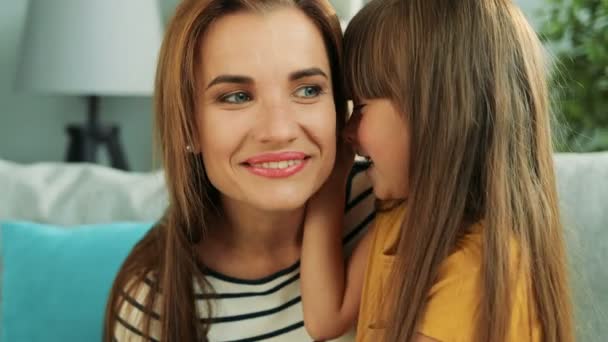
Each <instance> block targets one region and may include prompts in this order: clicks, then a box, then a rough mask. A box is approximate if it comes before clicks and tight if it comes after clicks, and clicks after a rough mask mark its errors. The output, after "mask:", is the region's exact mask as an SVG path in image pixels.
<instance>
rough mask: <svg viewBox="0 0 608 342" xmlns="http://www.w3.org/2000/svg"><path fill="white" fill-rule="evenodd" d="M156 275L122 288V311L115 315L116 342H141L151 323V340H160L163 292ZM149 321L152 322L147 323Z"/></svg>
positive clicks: (120, 295) (129, 283) (120, 293)
mask: <svg viewBox="0 0 608 342" xmlns="http://www.w3.org/2000/svg"><path fill="white" fill-rule="evenodd" d="M155 284H156V278H155V274H154V273H153V272H150V273H148V274H146V275H145V276H144V277H143V278H142V277H137V278H135V277H134V278H133V279H132V280H130V281H129V282H127V284H126V285H125V286H124V287H123V288H121V289H119V290H118V291H119V300H118V303H119V304H118V308H117V310H116V312H115V314H114V317H115V324H114V331H113V334H114V336H113V338H114V340H116V341H132V340H140V339H142V338H144V336H146V334H145V333H144V330H145V326H146V324H149V332H150V339H148V340H150V341H158V339H159V335H160V334H159V332H160V330H159V329H160V307H159V303H160V301H159V296H160V293H159V292H158V291H157V289H156V285H155ZM147 322H149V323H147Z"/></svg>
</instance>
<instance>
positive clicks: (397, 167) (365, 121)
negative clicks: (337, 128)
mask: <svg viewBox="0 0 608 342" xmlns="http://www.w3.org/2000/svg"><path fill="white" fill-rule="evenodd" d="M345 135H346V139H347V140H348V141H349V142H351V143H352V144H353V145H354V148H355V150H356V152H357V154H359V155H361V156H365V157H366V158H367V159H368V160H369V161H370V162H371V166H370V167H369V168H368V169H367V174H368V175H369V178H370V180H371V182H372V184H373V187H374V195H376V197H377V198H379V199H382V200H396V199H404V198H406V197H407V195H408V190H409V164H410V130H409V126H408V125H407V123H406V120H405V119H404V117H403V115H401V113H399V111H398V109H397V106H395V104H394V103H393V102H392V101H391V100H389V99H361V100H360V101H357V106H356V107H355V110H354V111H353V115H352V116H351V117H350V119H349V120H348V123H347V125H346V129H345Z"/></svg>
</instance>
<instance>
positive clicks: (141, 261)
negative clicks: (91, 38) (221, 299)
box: [104, 0, 346, 341]
mask: <svg viewBox="0 0 608 342" xmlns="http://www.w3.org/2000/svg"><path fill="white" fill-rule="evenodd" d="M281 6H294V7H295V8H298V9H300V10H301V11H303V13H305V14H306V15H307V16H308V18H309V19H310V20H311V21H312V22H313V23H314V24H315V25H316V26H317V28H318V29H319V31H320V33H321V34H322V36H323V39H324V42H325V48H326V51H327V55H328V59H329V63H330V66H331V72H332V79H333V87H334V89H333V92H334V100H335V105H336V120H337V125H336V126H337V127H338V128H340V127H342V126H343V123H344V120H345V115H346V101H345V97H344V91H343V87H342V82H341V80H342V68H341V61H342V31H341V28H340V22H339V20H338V18H337V16H336V14H335V11H334V9H333V7H332V6H331V5H330V4H329V2H328V1H327V0H184V1H182V2H181V4H180V5H179V6H178V8H177V10H176V13H175V15H174V16H173V18H172V19H171V21H170V23H169V25H168V29H167V32H166V34H165V37H164V41H163V44H162V47H161V51H160V56H159V61H158V68H157V73H156V85H155V94H154V101H155V114H156V115H155V126H156V133H157V138H158V141H159V142H160V151H161V153H162V162H163V165H164V169H165V178H166V183H167V187H168V193H169V203H170V204H169V207H168V209H167V210H166V212H165V214H164V216H163V218H162V219H161V220H160V221H159V222H158V223H157V224H156V225H155V226H154V227H153V228H152V229H151V230H150V231H149V232H148V234H147V235H146V236H145V237H144V238H143V239H142V240H141V241H140V242H139V243H138V244H137V245H136V246H135V247H134V248H133V250H132V251H131V253H130V255H129V256H128V257H127V259H126V260H125V262H124V264H123V265H122V267H121V269H120V271H119V273H118V275H117V277H116V279H115V281H114V285H113V287H112V289H111V293H110V297H109V300H108V304H107V308H106V315H105V322H104V341H111V340H112V338H113V333H114V329H115V327H116V324H117V319H120V318H119V317H118V312H119V310H120V308H121V307H122V306H123V304H125V296H124V293H129V294H133V292H134V291H135V292H136V290H137V288H138V287H139V286H141V285H142V284H143V283H144V282H147V283H148V285H149V286H150V288H151V289H152V290H151V291H149V292H148V293H147V295H146V297H145V300H144V307H145V311H147V312H157V313H158V317H157V318H152V317H151V316H152V315H150V314H148V315H145V317H144V324H143V327H142V329H143V331H142V332H143V333H144V335H146V337H151V336H152V335H153V334H152V329H151V326H152V324H154V325H155V326H158V327H160V336H158V337H160V340H161V341H198V340H207V338H206V336H207V332H208V329H209V322H210V315H211V313H212V310H211V309H212V306H211V304H212V297H213V296H212V289H211V288H210V286H209V284H208V283H206V282H205V278H204V275H203V272H202V271H201V265H200V263H199V261H198V259H197V254H196V252H195V249H194V247H195V246H196V245H197V244H198V243H199V242H200V241H201V239H203V238H204V236H205V231H206V230H207V229H210V228H211V227H208V226H207V225H206V223H205V222H206V218H209V217H210V216H209V215H212V214H213V211H214V210H216V209H217V208H216V207H217V203H218V202H217V198H218V192H217V190H216V189H215V188H214V187H213V186H212V185H211V184H210V183H209V182H208V180H207V179H206V177H205V171H204V165H203V162H202V158H201V156H200V155H195V154H190V153H188V152H187V151H186V146H188V145H196V141H198V139H197V131H196V125H195V117H194V113H195V107H196V102H195V98H196V94H197V91H198V90H199V87H198V85H197V77H196V74H197V72H196V71H197V70H196V69H197V68H198V67H199V65H200V63H201V61H200V55H201V54H200V51H199V49H200V46H201V38H202V37H203V35H204V34H205V32H206V31H207V29H208V27H209V25H210V24H211V23H212V22H213V21H214V20H217V19H218V18H220V17H222V16H224V15H227V14H229V13H234V12H237V11H253V12H256V13H261V14H262V13H264V12H265V11H271V10H273V9H275V8H277V7H281ZM244 58H246V57H244ZM150 275H152V278H154V279H155V281H150V280H149V278H150V277H151V276H150ZM193 281H195V282H196V283H197V285H198V286H200V288H201V289H202V291H203V293H204V294H206V295H207V296H206V297H207V298H208V300H207V311H206V312H205V313H204V315H205V319H202V320H201V319H199V316H200V315H201V314H202V313H200V312H197V309H196V307H195V299H194V289H193ZM161 293H162V295H160V294H161ZM156 319H158V322H154V323H152V320H156Z"/></svg>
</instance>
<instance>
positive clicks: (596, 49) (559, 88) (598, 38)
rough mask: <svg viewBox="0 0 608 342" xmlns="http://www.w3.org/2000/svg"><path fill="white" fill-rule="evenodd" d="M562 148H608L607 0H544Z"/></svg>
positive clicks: (545, 33) (543, 34)
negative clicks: (553, 63)
mask: <svg viewBox="0 0 608 342" xmlns="http://www.w3.org/2000/svg"><path fill="white" fill-rule="evenodd" d="M545 1H546V2H547V3H546V6H544V7H543V9H542V12H543V13H542V15H543V16H544V21H543V24H542V28H541V37H542V38H543V39H544V40H545V42H547V43H549V45H550V46H551V47H552V49H553V50H555V52H556V56H555V57H556V60H555V62H556V63H555V68H554V69H553V77H552V91H553V94H554V95H555V100H556V104H557V106H556V110H557V113H558V118H559V122H560V125H559V127H558V130H559V131H560V132H561V134H560V139H558V140H559V141H558V144H557V148H558V150H561V151H576V152H583V151H599V150H608V0H545Z"/></svg>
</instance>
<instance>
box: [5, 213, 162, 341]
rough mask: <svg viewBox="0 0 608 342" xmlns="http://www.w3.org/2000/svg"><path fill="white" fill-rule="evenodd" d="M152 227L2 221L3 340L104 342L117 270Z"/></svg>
mask: <svg viewBox="0 0 608 342" xmlns="http://www.w3.org/2000/svg"><path fill="white" fill-rule="evenodd" d="M150 227H151V224H150V223H114V224H108V225H91V226H82V227H74V228H76V229H65V228H63V227H57V226H51V225H42V224H35V223H27V222H2V223H0V229H1V230H0V234H1V236H2V253H3V262H4V284H3V286H2V298H3V300H2V303H1V304H2V318H1V319H2V321H1V326H2V335H1V336H2V341H31V342H35V341H101V334H102V323H103V315H104V311H105V305H106V301H107V296H108V294H109V290H110V288H111V285H112V283H113V280H114V277H115V275H116V272H117V271H118V269H119V267H120V265H121V264H122V262H123V261H124V259H125V258H126V256H127V255H128V253H129V251H130V250H131V248H132V247H133V246H134V244H135V243H136V242H137V241H138V240H139V239H141V237H142V236H143V235H144V234H145V233H146V232H147V231H148V230H149V228H150Z"/></svg>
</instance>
